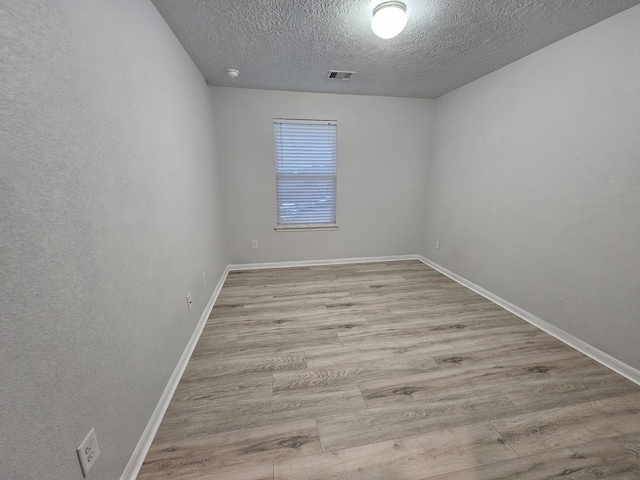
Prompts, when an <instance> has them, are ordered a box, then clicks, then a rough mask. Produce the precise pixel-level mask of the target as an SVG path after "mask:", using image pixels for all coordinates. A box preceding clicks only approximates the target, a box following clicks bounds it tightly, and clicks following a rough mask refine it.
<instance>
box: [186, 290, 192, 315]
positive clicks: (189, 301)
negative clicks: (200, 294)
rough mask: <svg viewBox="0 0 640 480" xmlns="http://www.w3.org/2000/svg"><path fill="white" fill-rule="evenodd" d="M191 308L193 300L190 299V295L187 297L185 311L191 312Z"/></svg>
mask: <svg viewBox="0 0 640 480" xmlns="http://www.w3.org/2000/svg"><path fill="white" fill-rule="evenodd" d="M191 307H193V299H192V298H191V294H189V295H187V311H188V312H190V311H191Z"/></svg>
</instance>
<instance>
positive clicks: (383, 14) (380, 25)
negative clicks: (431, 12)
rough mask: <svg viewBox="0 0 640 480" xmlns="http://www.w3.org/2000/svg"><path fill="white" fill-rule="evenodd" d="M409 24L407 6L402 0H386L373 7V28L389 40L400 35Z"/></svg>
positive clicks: (376, 32)
mask: <svg viewBox="0 0 640 480" xmlns="http://www.w3.org/2000/svg"><path fill="white" fill-rule="evenodd" d="M406 24H407V7H406V5H405V4H404V3H402V2H384V3H381V4H380V5H378V6H377V7H376V8H374V9H373V19H372V20H371V30H373V33H375V34H376V35H377V36H379V37H380V38H384V39H385V40H388V39H390V38H393V37H395V36H396V35H398V34H399V33H400V32H401V31H402V30H403V29H404V27H405V25H406Z"/></svg>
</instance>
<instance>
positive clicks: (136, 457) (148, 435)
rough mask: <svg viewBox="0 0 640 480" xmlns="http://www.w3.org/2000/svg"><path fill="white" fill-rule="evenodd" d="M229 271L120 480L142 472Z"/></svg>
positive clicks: (125, 479)
mask: <svg viewBox="0 0 640 480" xmlns="http://www.w3.org/2000/svg"><path fill="white" fill-rule="evenodd" d="M228 273H229V267H227V268H225V270H224V272H223V273H222V276H221V277H220V280H219V281H218V284H217V285H216V288H215V289H214V290H213V294H212V295H211V298H210V299H209V303H207V306H206V307H205V309H204V312H202V316H201V317H200V320H199V321H198V325H197V326H196V329H195V330H194V332H193V334H192V335H191V338H190V339H189V343H187V346H186V347H185V349H184V352H182V356H181V357H180V360H179V361H178V364H177V365H176V368H175V369H174V370H173V374H172V375H171V378H169V382H168V383H167V386H166V387H165V389H164V391H163V392H162V396H161V397H160V400H159V401H158V404H157V405H156V408H155V410H154V411H153V414H152V415H151V418H150V419H149V422H148V423H147V426H146V428H145V429H144V432H143V433H142V436H141V437H140V440H138V444H137V445H136V447H135V449H134V450H133V453H132V454H131V457H130V458H129V462H128V463H127V466H126V467H125V469H124V472H123V474H122V476H121V477H120V480H135V478H136V477H137V476H138V473H139V472H140V468H142V463H143V462H144V459H145V457H146V456H147V453H148V452H149V448H150V447H151V443H152V442H153V439H154V437H155V436H156V433H157V432H158V428H159V427H160V422H162V419H163V417H164V414H165V412H166V411H167V407H168V406H169V403H170V402H171V398H172V397H173V394H174V393H175V391H176V388H177V387H178V383H179V382H180V379H181V378H182V374H183V373H184V370H185V368H187V364H188V363H189V359H190V358H191V355H192V354H193V350H194V349H195V348H196V344H197V343H198V340H199V339H200V335H201V334H202V330H203V329H204V326H205V325H206V323H207V319H208V318H209V315H210V314H211V310H212V309H213V305H214V304H215V303H216V300H217V299H218V295H219V294H220V290H222V285H223V284H224V281H225V280H226V279H227V274H228Z"/></svg>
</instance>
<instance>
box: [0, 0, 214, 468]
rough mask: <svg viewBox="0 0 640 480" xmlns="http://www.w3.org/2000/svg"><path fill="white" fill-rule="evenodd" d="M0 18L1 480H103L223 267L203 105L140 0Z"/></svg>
mask: <svg viewBox="0 0 640 480" xmlns="http://www.w3.org/2000/svg"><path fill="white" fill-rule="evenodd" d="M0 10H1V13H0V19H1V20H0V25H1V28H0V36H1V38H0V45H2V48H1V49H0V56H1V59H0V64H1V65H2V68H1V69H0V75H1V78H0V113H1V120H0V122H1V123H0V157H1V160H0V244H1V248H2V254H1V255H0V262H1V263H0V288H1V290H2V295H1V296H0V319H1V320H0V321H1V325H0V327H1V337H0V342H1V345H0V365H1V369H2V376H1V377H0V392H1V395H2V397H1V403H0V412H1V413H0V432H2V433H1V434H0V439H1V440H0V442H1V443H0V452H1V454H0V457H1V460H0V478H3V479H7V480H9V479H10V480H20V479H29V480H32V479H47V480H54V479H60V480H72V479H81V478H82V474H81V471H80V466H79V464H78V460H77V457H76V452H75V449H76V447H77V446H78V445H79V444H80V442H81V441H82V440H83V438H84V437H85V435H86V434H87V433H88V432H89V430H90V429H91V427H95V430H96V433H97V435H98V443H99V445H100V448H101V449H102V454H101V456H100V457H99V458H98V459H97V461H96V463H95V466H94V467H93V469H92V470H91V472H90V475H89V478H91V479H93V480H100V479H102V480H114V479H117V478H119V477H120V475H121V474H122V472H123V470H124V467H125V464H126V462H127V460H128V459H129V456H130V455H131V453H132V451H133V448H134V446H135V445H136V442H137V441H138V439H139V438H140V435H141V434H142V431H143V429H144V427H145V425H146V424H147V421H148V420H149V417H150V416H151V413H152V411H153V409H154V408H155V406H156V404H157V402H158V400H159V398H160V395H161V393H162V391H163V389H164V388H165V386H166V384H167V381H168V379H169V377H170V375H171V373H172V371H173V369H174V367H175V366H176V364H177V362H178V359H179V357H180V355H181V354H182V351H183V350H184V348H185V346H186V344H187V341H188V339H189V338H190V336H191V334H192V332H193V331H194V328H195V325H196V323H197V321H198V320H199V318H200V316H201V314H202V312H203V310H204V308H205V306H206V304H207V302H208V300H209V298H210V296H211V294H212V292H213V289H214V287H215V284H216V282H217V280H218V279H219V278H220V275H221V273H222V271H223V268H224V266H225V265H226V259H225V255H224V250H223V247H222V243H223V239H222V238H221V232H222V227H221V225H220V221H221V215H220V211H221V202H220V200H219V198H218V195H219V188H218V187H217V186H216V183H217V177H216V172H215V168H216V167H215V162H214V146H213V142H212V136H211V132H212V131H213V125H212V112H211V102H210V98H209V97H210V92H209V89H208V87H207V86H206V85H205V82H204V80H203V77H202V75H201V74H200V73H199V72H198V70H197V69H196V67H195V66H194V65H193V63H192V62H191V60H190V59H189V57H188V56H187V54H186V53H185V52H184V50H183V48H182V46H181V45H180V44H179V43H178V41H177V40H176V38H175V37H174V35H173V34H172V33H171V31H170V30H169V28H168V27H167V25H166V24H165V23H164V21H163V20H162V18H161V17H160V15H159V14H158V12H157V11H156V10H155V8H154V7H153V5H152V4H151V3H150V2H147V1H130V0H95V1H92V2H84V1H80V0H66V1H63V2H51V1H49V0H38V1H35V0H30V1H7V2H2V5H1V6H0ZM203 270H204V271H206V272H207V275H208V277H209V282H208V284H207V285H206V286H205V285H203V282H202V271H203ZM188 292H191V293H192V294H193V298H194V309H193V310H192V312H191V313H187V309H186V300H185V296H186V294H187V293H188Z"/></svg>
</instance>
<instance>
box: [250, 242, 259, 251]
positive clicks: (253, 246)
mask: <svg viewBox="0 0 640 480" xmlns="http://www.w3.org/2000/svg"><path fill="white" fill-rule="evenodd" d="M251 249H252V250H257V249H258V240H251Z"/></svg>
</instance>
